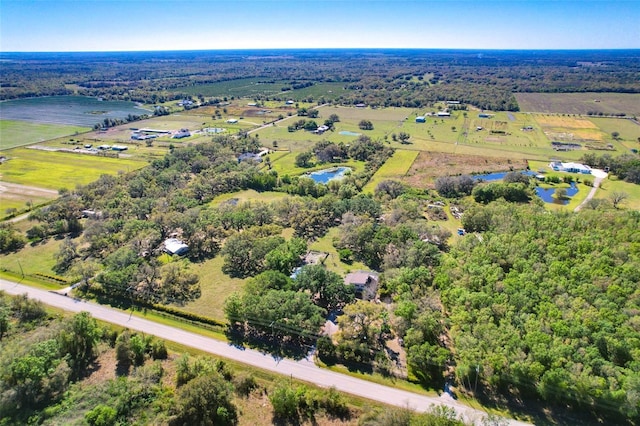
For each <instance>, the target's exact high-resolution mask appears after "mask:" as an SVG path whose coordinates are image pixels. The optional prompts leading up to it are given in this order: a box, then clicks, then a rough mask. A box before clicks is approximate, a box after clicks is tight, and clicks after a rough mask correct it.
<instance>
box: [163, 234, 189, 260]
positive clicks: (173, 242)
mask: <svg viewBox="0 0 640 426" xmlns="http://www.w3.org/2000/svg"><path fill="white" fill-rule="evenodd" d="M164 251H165V252H167V253H169V254H177V255H178V256H182V255H183V254H186V253H187V252H188V251H189V246H188V245H186V244H185V243H183V242H182V241H180V240H179V239H177V238H167V239H166V240H165V241H164Z"/></svg>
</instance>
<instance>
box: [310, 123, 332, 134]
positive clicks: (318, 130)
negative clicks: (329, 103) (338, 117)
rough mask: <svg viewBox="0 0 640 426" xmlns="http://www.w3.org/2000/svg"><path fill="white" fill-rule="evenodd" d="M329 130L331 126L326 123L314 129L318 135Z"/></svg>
mask: <svg viewBox="0 0 640 426" xmlns="http://www.w3.org/2000/svg"><path fill="white" fill-rule="evenodd" d="M327 130H329V126H325V125H324V124H323V125H322V126H319V127H318V128H317V129H315V130H314V131H313V133H315V134H316V135H321V134H323V133H324V132H326V131H327Z"/></svg>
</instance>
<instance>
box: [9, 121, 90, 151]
mask: <svg viewBox="0 0 640 426" xmlns="http://www.w3.org/2000/svg"><path fill="white" fill-rule="evenodd" d="M89 130H91V129H89V128H88V127H79V126H68V125H63V124H43V123H32V122H29V121H18V120H0V150H5V149H10V148H15V147H18V146H23V145H30V144H33V143H38V142H45V141H48V140H51V139H55V138H59V137H62V136H69V135H77V134H79V133H85V132H87V131H89Z"/></svg>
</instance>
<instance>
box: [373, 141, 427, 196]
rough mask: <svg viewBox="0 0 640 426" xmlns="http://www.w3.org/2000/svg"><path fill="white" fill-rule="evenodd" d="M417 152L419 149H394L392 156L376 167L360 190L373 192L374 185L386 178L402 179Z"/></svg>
mask: <svg viewBox="0 0 640 426" xmlns="http://www.w3.org/2000/svg"><path fill="white" fill-rule="evenodd" d="M418 154H420V152H419V151H406V150H400V149H399V150H396V152H395V153H394V154H393V156H392V157H391V158H389V159H388V160H387V161H386V162H385V163H384V164H383V165H382V167H380V168H379V169H378V171H377V172H376V173H375V174H374V175H373V177H372V178H371V180H370V181H369V182H368V183H367V184H366V185H365V187H364V188H362V191H363V192H373V191H374V190H375V188H376V186H377V185H378V184H379V183H380V182H382V181H383V180H386V179H398V180H400V179H402V178H403V177H404V176H405V175H406V174H407V172H408V171H409V169H410V168H411V166H412V165H413V162H414V161H415V160H416V158H417V157H418Z"/></svg>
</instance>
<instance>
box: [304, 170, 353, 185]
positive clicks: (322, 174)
mask: <svg viewBox="0 0 640 426" xmlns="http://www.w3.org/2000/svg"><path fill="white" fill-rule="evenodd" d="M350 171H351V169H350V168H349V167H332V168H330V169H323V170H318V171H315V172H311V173H309V174H308V176H309V177H310V178H311V179H313V180H314V181H316V182H317V183H327V182H329V181H330V180H333V179H340V178H341V177H343V176H344V175H345V174H346V173H347V172H350Z"/></svg>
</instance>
